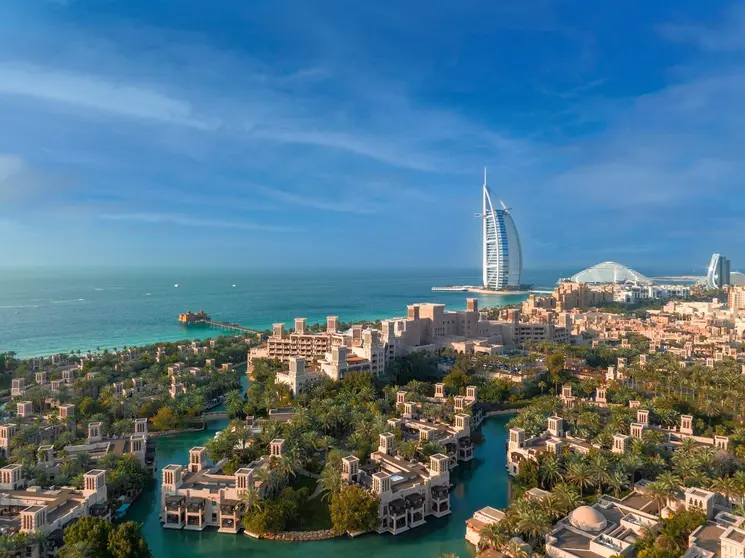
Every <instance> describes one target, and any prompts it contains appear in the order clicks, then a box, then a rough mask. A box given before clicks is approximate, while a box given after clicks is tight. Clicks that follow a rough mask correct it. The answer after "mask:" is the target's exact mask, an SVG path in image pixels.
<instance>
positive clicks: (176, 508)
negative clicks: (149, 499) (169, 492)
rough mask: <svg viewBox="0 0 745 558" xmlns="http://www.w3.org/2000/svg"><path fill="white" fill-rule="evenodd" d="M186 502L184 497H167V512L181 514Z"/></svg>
mask: <svg viewBox="0 0 745 558" xmlns="http://www.w3.org/2000/svg"><path fill="white" fill-rule="evenodd" d="M184 502H186V498H185V497H184V496H166V511H172V512H181V510H182V508H183V507H184Z"/></svg>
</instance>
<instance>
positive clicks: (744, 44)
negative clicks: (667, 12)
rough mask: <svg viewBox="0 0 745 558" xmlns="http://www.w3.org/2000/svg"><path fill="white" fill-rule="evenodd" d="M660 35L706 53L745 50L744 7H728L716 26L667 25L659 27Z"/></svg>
mask: <svg viewBox="0 0 745 558" xmlns="http://www.w3.org/2000/svg"><path fill="white" fill-rule="evenodd" d="M660 33H661V34H662V35H663V36H664V37H665V38H667V39H669V40H671V41H674V42H680V43H690V44H693V45H696V46H698V47H699V48H701V49H703V50H706V51H712V52H726V51H736V50H745V6H742V5H733V6H732V7H730V9H729V10H728V11H727V13H726V15H725V18H724V21H723V22H722V23H721V24H718V25H713V26H705V25H696V24H682V23H669V24H666V25H662V26H660Z"/></svg>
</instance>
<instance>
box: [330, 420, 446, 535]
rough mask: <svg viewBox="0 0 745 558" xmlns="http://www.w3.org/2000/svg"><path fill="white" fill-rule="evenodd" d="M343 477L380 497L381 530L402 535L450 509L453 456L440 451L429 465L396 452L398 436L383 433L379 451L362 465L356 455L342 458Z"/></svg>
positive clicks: (442, 515) (379, 530) (432, 457)
mask: <svg viewBox="0 0 745 558" xmlns="http://www.w3.org/2000/svg"><path fill="white" fill-rule="evenodd" d="M342 478H343V480H344V481H346V482H349V483H357V484H360V485H361V486H363V487H365V488H366V489H367V490H369V491H371V492H373V493H374V494H376V495H377V496H378V498H380V509H379V517H380V525H379V527H378V532H379V533H391V534H393V535H398V534H400V533H403V532H405V531H408V530H409V529H413V528H415V527H419V526H420V525H424V523H425V522H426V520H425V518H426V517H427V516H430V515H432V516H434V517H444V516H446V515H448V514H449V513H450V467H449V458H448V456H446V455H443V454H441V453H436V454H435V455H432V456H431V457H430V458H429V465H428V466H427V465H424V464H423V463H419V462H417V461H407V460H405V459H403V458H402V457H400V456H398V455H396V451H395V437H394V435H393V434H391V433H385V434H381V435H380V445H379V447H378V451H376V452H374V453H372V454H371V455H370V460H369V462H368V463H366V464H364V465H362V466H361V465H360V461H359V459H357V458H356V457H354V456H348V457H345V458H344V459H343V461H342Z"/></svg>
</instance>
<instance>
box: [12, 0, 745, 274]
mask: <svg viewBox="0 0 745 558" xmlns="http://www.w3.org/2000/svg"><path fill="white" fill-rule="evenodd" d="M0 39H2V40H0V125H1V126H2V132H3V133H1V134H0V253H2V255H3V265H37V264H48V265H58V264H70V263H72V264H121V263H137V264H146V265H149V264H164V265H174V264H202V263H204V264H210V265H215V264H240V265H248V266H273V265H314V266H318V265H333V266H345V265H353V266H411V265H417V266H419V265H421V266H440V265H444V266H457V267H475V266H477V265H478V264H479V261H480V249H479V238H480V228H479V221H478V220H477V219H475V218H474V212H476V211H478V210H479V205H480V185H481V181H482V172H483V171H482V169H483V167H484V166H487V167H488V169H489V184H490V186H491V188H492V190H493V191H494V192H495V194H496V195H497V196H499V197H501V198H503V199H504V200H505V202H506V203H507V204H508V205H509V206H510V207H512V208H513V215H514V217H515V220H516V222H517V226H518V228H519V230H520V232H521V235H522V241H523V250H524V258H525V266H526V267H530V268H542V267H551V266H556V265H561V266H566V265H578V266H579V265H590V264H593V263H596V262H598V261H602V260H607V259H612V260H616V261H621V262H623V263H626V264H628V265H639V266H646V267H649V266H650V265H675V266H676V267H680V266H683V267H684V268H701V267H704V266H705V264H706V263H707V262H708V259H709V256H710V254H711V253H712V252H714V251H717V252H722V253H725V254H727V255H729V256H730V258H731V259H732V260H733V266H734V268H737V267H738V265H741V264H743V258H742V257H741V255H740V254H741V253H742V250H743V248H744V247H745V235H743V234H742V231H743V228H744V227H743V226H744V225H745V218H743V210H745V186H744V185H743V176H745V157H743V152H744V151H743V149H744V148H743V146H744V145H745V103H743V101H742V99H743V98H745V71H744V70H745V5H744V4H742V3H739V4H733V3H728V2H718V1H711V2H700V1H699V0H680V1H676V2H649V1H648V0H646V1H640V0H631V1H628V2H622V3H621V2H597V1H582V0H580V1H575V2H566V1H549V0H514V1H513V0H509V1H498V0H483V1H475V0H471V1H465V2H431V1H424V0H407V1H406V2H400V1H396V2H393V1H388V0H381V1H376V2H355V3H339V2H332V1H330V0H329V1H325V0H302V1H299V0H294V1H288V0H251V1H250V2H246V1H244V0H241V1H231V0H221V1H219V2H209V3H208V2H197V1H194V0H186V1H184V0H179V1H175V0H160V1H158V2H154V1H153V0H126V1H124V0H120V1H115V0H5V1H4V2H3V3H2V5H1V6H0Z"/></svg>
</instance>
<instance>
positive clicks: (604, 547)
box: [546, 492, 659, 558]
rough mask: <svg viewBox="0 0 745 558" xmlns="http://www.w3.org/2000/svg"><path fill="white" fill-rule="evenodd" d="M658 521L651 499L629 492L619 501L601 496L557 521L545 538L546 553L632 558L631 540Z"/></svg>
mask: <svg viewBox="0 0 745 558" xmlns="http://www.w3.org/2000/svg"><path fill="white" fill-rule="evenodd" d="M658 522H659V517H658V510H657V505H656V503H655V501H654V499H653V498H651V497H649V496H647V495H645V494H642V493H638V492H632V493H631V494H629V495H628V496H626V497H625V498H623V499H621V500H619V499H616V498H612V497H610V496H601V497H600V498H599V499H598V501H597V502H595V503H594V504H593V505H592V506H580V507H578V508H577V509H575V510H574V511H572V512H571V513H570V514H569V515H568V516H567V517H565V518H564V519H560V520H559V521H558V522H557V523H556V525H555V526H554V529H553V531H551V534H549V535H546V554H547V555H548V556H551V557H555V558H573V557H576V558H588V557H593V558H595V557H602V558H611V557H614V556H633V555H634V552H635V551H634V541H636V540H637V539H638V538H639V537H641V536H642V535H643V534H644V533H645V532H646V530H647V529H654V528H655V527H656V525H657V524H658Z"/></svg>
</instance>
